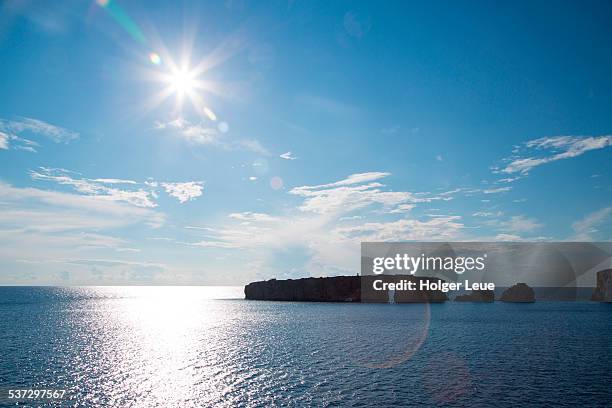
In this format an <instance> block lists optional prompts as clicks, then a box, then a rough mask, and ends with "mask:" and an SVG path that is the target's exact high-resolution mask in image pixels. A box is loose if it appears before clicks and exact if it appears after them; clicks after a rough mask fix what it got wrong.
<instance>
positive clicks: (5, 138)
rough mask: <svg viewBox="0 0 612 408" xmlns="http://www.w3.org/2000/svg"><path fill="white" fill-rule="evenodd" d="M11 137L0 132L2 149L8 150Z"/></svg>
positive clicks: (0, 147) (0, 146)
mask: <svg viewBox="0 0 612 408" xmlns="http://www.w3.org/2000/svg"><path fill="white" fill-rule="evenodd" d="M8 148H9V136H8V135H7V134H6V133H3V132H0V149H3V150H8Z"/></svg>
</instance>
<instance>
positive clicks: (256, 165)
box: [0, 0, 612, 284]
mask: <svg viewBox="0 0 612 408" xmlns="http://www.w3.org/2000/svg"><path fill="white" fill-rule="evenodd" d="M0 7H2V10H1V13H0V14H1V17H0V70H1V71H0V72H1V74H2V78H3V80H2V81H1V82H0V94H1V95H2V98H0V120H1V121H0V244H1V245H0V246H1V247H0V283H5V284H101V283H113V284H128V283H129V284H133V283H143V284H144V283H185V284H188V283H203V284H243V283H245V282H248V281H250V280H254V279H262V278H270V277H298V276H321V275H336V274H354V273H357V272H358V268H359V243H360V242H362V241H410V240H496V241H507V240H546V241H549V240H610V239H612V184H611V180H612V172H611V166H610V163H611V161H612V160H611V159H612V136H610V135H612V115H610V112H612V76H611V75H610V72H612V41H610V38H612V29H611V28H610V25H609V19H610V17H611V16H612V8H611V6H610V4H609V3H606V2H587V3H582V2H581V3H578V2H575V3H570V2H566V3H556V4H552V3H550V2H529V3H522V4H511V3H510V2H508V3H506V4H497V3H496V4H493V3H485V2H482V3H480V2H439V3H436V4H429V5H425V4H416V3H408V2H384V3H380V2H340V1H338V2H281V1H278V2H253V3H250V2H242V1H226V2H214V3H213V2H206V3H202V2H197V3H196V2H193V3H191V2H185V3H180V2H177V3H175V2H171V3H168V2H154V1H147V2H122V1H113V0H109V1H104V0H99V1H90V2H88V1H82V2H76V1H75V2H65V3H62V2H54V3H53V4H51V3H47V2H28V1H8V2H4V3H3V4H2V6H0Z"/></svg>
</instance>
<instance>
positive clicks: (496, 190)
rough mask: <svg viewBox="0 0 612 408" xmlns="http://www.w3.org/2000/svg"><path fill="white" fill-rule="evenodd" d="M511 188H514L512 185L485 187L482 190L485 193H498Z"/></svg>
mask: <svg viewBox="0 0 612 408" xmlns="http://www.w3.org/2000/svg"><path fill="white" fill-rule="evenodd" d="M510 190H512V187H499V188H490V189H484V190H482V192H483V193H485V194H498V193H505V192H507V191H510Z"/></svg>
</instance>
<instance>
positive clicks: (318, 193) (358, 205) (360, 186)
mask: <svg viewBox="0 0 612 408" xmlns="http://www.w3.org/2000/svg"><path fill="white" fill-rule="evenodd" d="M388 175H389V173H382V172H369V173H358V174H352V175H350V176H348V177H347V178H345V179H343V180H340V181H336V182H334V183H329V184H321V185H315V186H300V187H295V188H293V189H291V190H290V191H289V193H290V194H292V195H296V196H299V197H303V198H304V201H303V203H302V205H301V206H300V207H299V209H300V210H301V211H305V212H313V213H320V214H324V213H336V212H349V211H354V210H358V209H363V208H366V207H369V206H372V205H380V206H383V209H384V211H385V212H388V213H403V212H406V211H409V210H411V209H412V208H414V204H415V203H426V202H431V201H434V200H445V201H446V200H451V199H452V197H451V195H452V194H454V193H455V192H457V191H460V190H453V191H448V192H444V193H440V194H437V195H436V194H430V193H411V192H407V191H386V190H385V189H384V188H385V185H384V184H381V183H378V182H376V180H379V179H381V178H384V177H387V176H388Z"/></svg>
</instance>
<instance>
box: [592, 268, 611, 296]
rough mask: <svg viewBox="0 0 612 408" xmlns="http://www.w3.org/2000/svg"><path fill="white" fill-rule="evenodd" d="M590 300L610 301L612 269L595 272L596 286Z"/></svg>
mask: <svg viewBox="0 0 612 408" xmlns="http://www.w3.org/2000/svg"><path fill="white" fill-rule="evenodd" d="M591 300H594V301H596V302H612V269H606V270H604V271H599V272H597V287H596V288H595V290H594V291H593V295H592V296H591Z"/></svg>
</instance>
